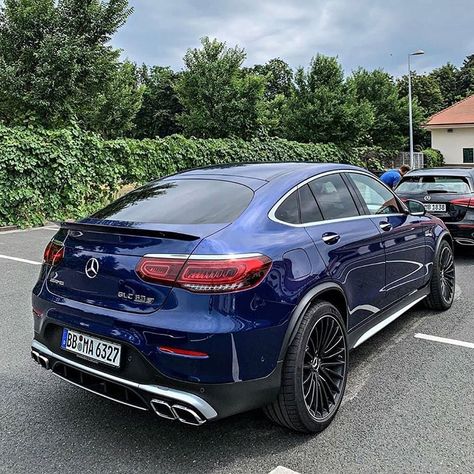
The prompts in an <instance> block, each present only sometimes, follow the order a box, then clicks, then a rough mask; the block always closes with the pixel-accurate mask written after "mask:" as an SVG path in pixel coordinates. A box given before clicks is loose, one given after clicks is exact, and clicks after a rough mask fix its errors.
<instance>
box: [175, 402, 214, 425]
mask: <svg viewBox="0 0 474 474" xmlns="http://www.w3.org/2000/svg"><path fill="white" fill-rule="evenodd" d="M171 408H172V409H173V411H174V412H175V413H176V416H177V418H178V420H179V421H180V422H181V423H184V424H186V425H192V426H201V425H202V424H204V423H205V422H206V419H205V418H202V417H201V415H199V414H198V413H197V412H196V411H194V410H193V409H192V408H188V407H185V406H183V405H173V406H172V407H171Z"/></svg>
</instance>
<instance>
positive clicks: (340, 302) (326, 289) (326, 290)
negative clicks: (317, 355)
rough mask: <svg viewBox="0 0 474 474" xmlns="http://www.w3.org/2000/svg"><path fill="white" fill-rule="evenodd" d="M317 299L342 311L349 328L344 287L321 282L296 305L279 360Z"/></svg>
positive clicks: (333, 283) (282, 357)
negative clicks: (307, 311)
mask: <svg viewBox="0 0 474 474" xmlns="http://www.w3.org/2000/svg"><path fill="white" fill-rule="evenodd" d="M316 300H324V301H327V302H328V303H331V304H333V305H334V306H335V307H336V308H337V309H338V310H339V312H340V313H341V315H342V318H343V320H344V323H345V325H346V329H347V328H348V326H349V324H348V323H349V321H348V319H349V310H348V308H347V298H346V295H345V293H344V290H343V288H342V287H341V286H340V285H339V284H337V283H335V282H325V283H321V284H319V285H317V286H315V287H313V288H311V289H310V290H309V291H307V292H306V293H305V294H304V296H303V297H302V298H301V300H300V302H299V303H298V304H297V305H296V308H295V309H294V310H293V313H292V315H291V319H290V322H289V324H288V328H287V330H286V334H285V338H284V339H283V344H282V346H281V349H280V356H279V358H278V360H279V361H282V360H283V359H284V358H285V355H286V351H287V349H288V346H289V345H290V344H291V342H292V341H293V339H294V337H295V335H296V333H297V331H298V328H299V326H300V324H301V320H302V319H303V316H304V314H305V313H306V310H307V309H308V308H309V307H310V306H311V305H312V304H313V303H314V302H315V301H316Z"/></svg>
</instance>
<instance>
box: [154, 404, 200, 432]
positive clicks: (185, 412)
mask: <svg viewBox="0 0 474 474" xmlns="http://www.w3.org/2000/svg"><path fill="white" fill-rule="evenodd" d="M150 404H151V407H152V408H153V410H154V411H155V413H156V414H157V415H158V416H159V417H161V418H166V419H167V420H178V421H180V422H181V423H184V424H186V425H192V426H201V425H202V424H204V423H205V422H206V421H207V420H206V419H205V418H203V417H202V415H200V414H199V413H198V412H197V411H195V410H194V409H193V408H190V407H186V406H184V405H179V404H173V405H172V404H170V403H168V402H165V401H164V400H157V399H153V400H152V401H151V402H150Z"/></svg>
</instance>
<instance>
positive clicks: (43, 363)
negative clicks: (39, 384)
mask: <svg viewBox="0 0 474 474" xmlns="http://www.w3.org/2000/svg"><path fill="white" fill-rule="evenodd" d="M38 362H39V364H40V365H41V367H43V368H44V369H46V370H49V359H48V358H47V357H45V356H42V355H41V354H39V355H38Z"/></svg>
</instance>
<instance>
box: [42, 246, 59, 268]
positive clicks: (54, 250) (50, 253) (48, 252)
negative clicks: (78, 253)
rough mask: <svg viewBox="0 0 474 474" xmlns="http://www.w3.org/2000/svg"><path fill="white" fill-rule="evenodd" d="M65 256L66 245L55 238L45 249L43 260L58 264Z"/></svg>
mask: <svg viewBox="0 0 474 474" xmlns="http://www.w3.org/2000/svg"><path fill="white" fill-rule="evenodd" d="M63 257H64V247H63V246H62V245H61V244H59V243H57V242H54V241H53V240H52V241H51V242H50V243H49V244H48V245H47V246H46V248H45V249H44V255H43V262H44V263H47V264H49V265H57V264H58V263H59V262H60V261H61V260H62V259H63Z"/></svg>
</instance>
